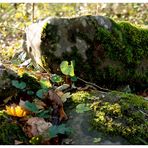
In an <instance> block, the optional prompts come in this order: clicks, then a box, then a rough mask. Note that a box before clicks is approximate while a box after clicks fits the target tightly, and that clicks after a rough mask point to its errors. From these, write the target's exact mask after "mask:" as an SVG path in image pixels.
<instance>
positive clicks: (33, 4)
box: [32, 3, 35, 23]
mask: <svg viewBox="0 0 148 148" xmlns="http://www.w3.org/2000/svg"><path fill="white" fill-rule="evenodd" d="M34 6H35V3H32V22H33V23H34Z"/></svg>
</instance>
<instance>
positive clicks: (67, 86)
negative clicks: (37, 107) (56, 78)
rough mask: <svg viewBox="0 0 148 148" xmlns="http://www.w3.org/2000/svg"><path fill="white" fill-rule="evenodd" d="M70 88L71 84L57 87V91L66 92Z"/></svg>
mask: <svg viewBox="0 0 148 148" xmlns="http://www.w3.org/2000/svg"><path fill="white" fill-rule="evenodd" d="M69 87H70V85H69V84H63V85H61V86H59V87H57V88H56V90H60V91H63V90H65V89H67V88H69Z"/></svg>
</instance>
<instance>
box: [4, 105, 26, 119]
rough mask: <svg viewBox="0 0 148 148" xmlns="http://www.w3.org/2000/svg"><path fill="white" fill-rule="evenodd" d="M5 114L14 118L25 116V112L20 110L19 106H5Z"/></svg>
mask: <svg viewBox="0 0 148 148" xmlns="http://www.w3.org/2000/svg"><path fill="white" fill-rule="evenodd" d="M6 113H7V114H8V115H11V116H16V117H24V116H26V111H25V110H24V109H23V108H21V107H20V106H19V105H16V106H14V105H12V106H6Z"/></svg>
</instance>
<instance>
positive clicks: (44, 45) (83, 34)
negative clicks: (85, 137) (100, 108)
mask: <svg viewBox="0 0 148 148" xmlns="http://www.w3.org/2000/svg"><path fill="white" fill-rule="evenodd" d="M41 24H42V25H41ZM36 25H38V27H39V28H40V29H38V30H41V33H40V36H39V37H40V39H38V37H36V39H34V40H32V41H31V43H30V44H29V46H32V47H31V48H32V49H33V50H34V52H33V51H32V53H34V55H35V56H36V58H33V59H34V60H36V63H40V62H38V61H39V59H41V61H42V63H43V67H45V68H46V69H49V68H50V69H51V72H52V73H57V71H58V72H59V71H60V70H59V65H60V63H61V62H62V61H63V60H69V61H71V60H75V63H76V66H75V73H76V75H78V76H80V77H82V78H83V79H87V80H89V81H91V82H95V83H97V84H99V85H105V86H106V87H109V88H113V89H115V88H117V87H118V86H120V85H127V84H129V85H131V86H133V87H137V86H140V87H141V88H145V87H146V84H147V83H148V60H147V59H148V30H147V29H142V28H140V27H136V26H134V25H132V24H130V23H127V22H120V23H116V22H115V21H113V20H111V19H109V18H106V17H102V16H82V17H78V18H48V19H45V20H44V21H41V22H40V23H38V24H37V23H36V24H34V26H36ZM28 30H30V32H29V31H28V33H27V34H28V38H29V36H31V35H30V34H32V30H34V31H33V32H36V31H35V27H33V25H32V26H30V27H29V29H28ZM38 30H37V31H38ZM32 38H33V37H32ZM29 42H30V41H29ZM36 44H37V45H38V44H39V45H40V46H36ZM28 50H29V48H28ZM38 50H39V51H40V52H37V51H38ZM35 53H40V54H41V55H38V54H35ZM109 82H110V83H109Z"/></svg>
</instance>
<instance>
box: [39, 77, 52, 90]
mask: <svg viewBox="0 0 148 148" xmlns="http://www.w3.org/2000/svg"><path fill="white" fill-rule="evenodd" d="M40 85H41V87H42V88H43V89H44V88H49V87H51V83H50V82H49V80H45V79H41V80H40Z"/></svg>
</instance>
